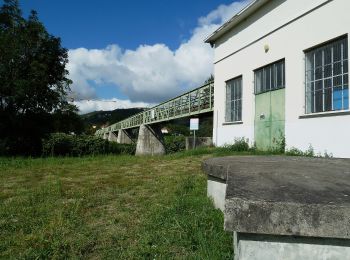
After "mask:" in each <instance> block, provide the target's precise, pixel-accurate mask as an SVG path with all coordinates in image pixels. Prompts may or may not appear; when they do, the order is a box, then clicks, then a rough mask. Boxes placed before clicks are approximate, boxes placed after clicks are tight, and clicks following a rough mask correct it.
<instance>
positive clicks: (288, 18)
mask: <svg viewBox="0 0 350 260" xmlns="http://www.w3.org/2000/svg"><path fill="white" fill-rule="evenodd" d="M321 3H324V5H323V6H322V7H320V8H318V9H316V10H314V11H311V12H310V13H308V14H306V15H305V16H303V17H300V18H299V19H297V20H295V21H292V20H293V19H295V18H297V17H299V16H301V15H302V14H304V13H306V12H308V11H310V10H311V9H313V8H315V7H316V6H318V5H319V4H321ZM349 10H350V1H348V0H333V1H329V2H328V1H325V0H308V1H305V0H287V1H285V0H273V1H271V2H270V3H269V4H267V5H266V6H265V7H264V8H262V10H260V11H258V12H257V13H256V14H255V15H253V16H252V17H250V18H249V19H248V20H247V21H246V22H244V23H243V24H241V25H240V26H239V28H236V29H234V30H233V31H232V32H230V33H228V34H226V35H225V36H224V38H221V39H220V40H218V41H217V43H216V48H215V61H216V64H215V72H214V73H215V110H214V131H213V135H214V136H213V140H214V142H215V143H216V144H217V145H223V144H225V143H232V142H233V141H234V138H235V137H246V138H249V139H250V141H251V142H252V143H253V142H254V113H255V104H254V98H255V97H254V72H253V70H254V69H256V68H259V67H261V66H264V65H266V64H269V63H272V62H274V61H277V60H279V59H282V58H285V67H286V73H285V75H286V111H285V112H286V130H285V135H286V143H287V147H288V148H290V147H297V148H299V149H302V150H306V149H307V148H308V147H309V145H310V144H311V145H312V146H313V147H314V149H315V151H316V152H317V153H318V152H320V153H324V152H325V151H327V152H328V153H332V154H333V155H334V156H335V157H350V115H341V116H332V117H328V116H327V117H321V118H306V119H299V116H302V115H304V103H305V102H304V97H305V94H304V92H305V85H304V80H305V71H304V70H305V62H304V56H305V55H304V52H303V51H304V50H305V49H308V48H311V47H313V46H315V45H318V44H321V43H323V42H326V41H328V40H331V39H333V38H336V37H338V36H341V35H344V34H349V33H350V16H349V15H348V12H349ZM252 22H253V23H252ZM288 22H290V23H289V24H287V25H285V24H286V23H288ZM282 25H285V26H283V27H282V28H280V29H278V30H277V31H275V32H273V33H271V34H269V35H267V36H266V37H264V38H263V39H261V40H259V41H256V40H257V39H259V38H260V37H263V36H264V35H266V34H268V33H269V32H272V31H273V30H275V29H277V28H278V27H280V26H282ZM245 26H246V27H245ZM254 41H256V42H254ZM265 44H268V45H269V47H270V50H269V52H268V53H265V51H264V45H265ZM247 45H249V46H247ZM243 47H245V48H243ZM242 48H243V49H242ZM237 50H239V51H237ZM236 51H237V52H236ZM234 52H236V53H234ZM232 53H234V54H233V55H231V56H229V57H226V56H227V55H229V54H232ZM224 57H226V58H224ZM223 58H224V59H223ZM221 59H222V60H221ZM239 75H242V76H243V97H242V98H243V105H242V121H243V124H239V125H223V123H224V121H225V81H227V80H229V79H231V78H234V77H237V76H239Z"/></svg>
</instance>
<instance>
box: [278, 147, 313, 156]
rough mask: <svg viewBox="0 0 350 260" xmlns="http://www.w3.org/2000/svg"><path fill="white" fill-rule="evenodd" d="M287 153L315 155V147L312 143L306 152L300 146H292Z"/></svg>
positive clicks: (290, 154)
mask: <svg viewBox="0 0 350 260" xmlns="http://www.w3.org/2000/svg"><path fill="white" fill-rule="evenodd" d="M285 154H286V155H289V156H306V157H314V156H315V153H314V148H313V147H312V146H311V145H310V146H309V148H308V149H307V150H306V151H305V152H304V151H302V150H300V149H298V148H295V147H292V148H290V149H288V150H286V152H285Z"/></svg>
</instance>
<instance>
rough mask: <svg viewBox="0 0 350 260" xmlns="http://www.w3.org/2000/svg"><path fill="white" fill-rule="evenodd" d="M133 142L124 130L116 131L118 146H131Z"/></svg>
mask: <svg viewBox="0 0 350 260" xmlns="http://www.w3.org/2000/svg"><path fill="white" fill-rule="evenodd" d="M133 142H134V141H133V140H132V139H131V137H130V135H129V133H128V132H127V131H126V130H124V129H119V130H118V137H117V143H118V144H132V143H133Z"/></svg>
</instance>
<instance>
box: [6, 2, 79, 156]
mask: <svg viewBox="0 0 350 260" xmlns="http://www.w3.org/2000/svg"><path fill="white" fill-rule="evenodd" d="M67 62H68V52H67V50H66V49H65V48H63V47H62V46H61V40H60V38H58V37H55V36H53V35H51V34H49V33H48V32H47V30H46V28H45V27H44V25H43V24H42V23H41V22H40V21H39V19H38V16H37V13H36V12H35V11H32V12H31V14H30V16H29V17H28V19H25V18H23V17H22V12H21V10H20V8H19V4H18V0H4V4H3V6H2V7H1V9H0V139H1V143H2V146H3V147H5V148H3V149H5V150H6V149H7V150H8V149H10V150H11V149H12V148H11V147H10V146H11V145H14V144H17V145H20V146H22V147H26V149H27V150H28V151H27V153H37V151H36V150H38V149H39V148H38V146H40V141H41V138H42V137H43V136H45V134H47V133H49V132H50V131H51V130H52V129H53V120H54V119H53V114H54V113H55V112H56V111H58V110H60V109H62V108H64V107H67V105H68V103H67V101H66V93H67V91H68V90H69V85H70V84H71V83H72V82H71V80H70V79H68V71H67V70H66V64H67ZM0 146H1V145H0ZM27 146H28V147H27ZM13 152H14V153H16V151H13ZM0 153H1V151H0Z"/></svg>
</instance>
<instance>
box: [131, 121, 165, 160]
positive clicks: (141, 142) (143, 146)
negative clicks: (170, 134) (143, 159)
mask: <svg viewBox="0 0 350 260" xmlns="http://www.w3.org/2000/svg"><path fill="white" fill-rule="evenodd" d="M162 154H165V146H164V140H163V134H162V132H161V129H160V128H159V127H157V126H149V125H141V126H140V129H139V135H138V139H137V145H136V155H162Z"/></svg>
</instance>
